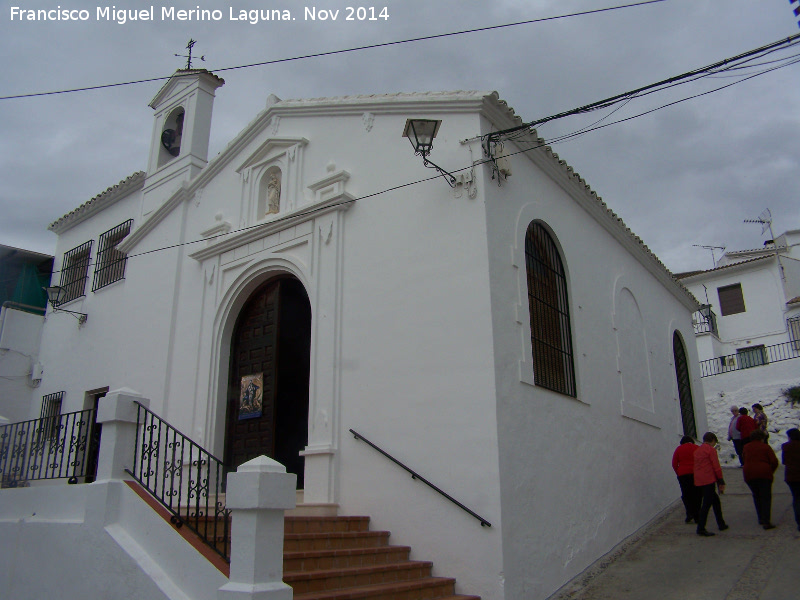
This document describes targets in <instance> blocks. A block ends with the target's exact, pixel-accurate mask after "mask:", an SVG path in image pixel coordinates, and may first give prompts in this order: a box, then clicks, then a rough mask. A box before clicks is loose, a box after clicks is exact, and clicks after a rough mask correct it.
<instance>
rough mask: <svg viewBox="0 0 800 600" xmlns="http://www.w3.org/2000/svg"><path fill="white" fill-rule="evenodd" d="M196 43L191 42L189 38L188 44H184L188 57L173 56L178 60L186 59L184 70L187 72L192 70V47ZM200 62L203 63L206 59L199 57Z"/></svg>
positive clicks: (181, 55)
mask: <svg viewBox="0 0 800 600" xmlns="http://www.w3.org/2000/svg"><path fill="white" fill-rule="evenodd" d="M196 43H197V40H193V39H192V38H189V43H188V44H186V49H187V50H189V54H188V55H186V54H176V55H175V56H178V57H180V58H185V59H186V70H187V71H188V70H189V69H191V68H192V48H194V45H195V44H196ZM200 60H202V61H204V62H205V60H206V57H205V56H201V57H200Z"/></svg>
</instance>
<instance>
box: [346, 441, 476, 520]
mask: <svg viewBox="0 0 800 600" xmlns="http://www.w3.org/2000/svg"><path fill="white" fill-rule="evenodd" d="M350 433H352V434H353V437H355V439H356V440H362V441H364V442H366V443H367V445H369V446H371V447H372V448H374V449H375V450H377V451H378V452H380V453H381V454H383V455H384V456H385V457H386V458H388V459H389V460H391V461H392V462H393V463H395V464H396V465H398V466H399V467H401V468H403V469H405V470H406V471H408V472H409V473H410V474H411V479H418V480H420V481H421V482H422V483H424V484H425V485H427V486H428V487H429V488H431V489H433V490H435V491H437V492H439V494H441V495H442V496H444V497H445V498H447V499H448V500H450V502H452V503H453V504H455V505H456V506H458V507H459V508H461V510H463V511H465V512H467V513H469V514H470V515H472V516H473V517H475V518H476V519H478V521H480V522H481V527H491V526H492V524H491V523H489V521H487V520H486V519H484V518H483V517H482V516H480V515H479V514H478V513H476V512H474V511H472V510H470V509H469V508H467V507H466V506H464V505H463V504H462V503H461V502H459V501H458V500H456V499H455V498H453V497H452V496H451V495H450V494H448V493H447V492H445V491H443V490H442V489H440V488H438V487H436V486H435V485H434V484H432V483H431V482H430V481H428V480H427V479H425V478H424V477H423V476H422V475H420V474H419V473H417V472H416V471H414V470H413V469H411V468H410V467H408V466H406V465H404V464H403V463H402V462H400V461H399V460H397V459H396V458H395V457H394V456H392V455H391V454H389V453H388V452H386V451H385V450H383V449H382V448H379V447H378V446H376V445H375V444H373V443H372V442H370V441H369V440H368V439H367V438H365V437H364V436H363V435H361V434H360V433H358V432H357V431H355V430H354V429H351V430H350Z"/></svg>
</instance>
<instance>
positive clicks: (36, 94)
mask: <svg viewBox="0 0 800 600" xmlns="http://www.w3.org/2000/svg"><path fill="white" fill-rule="evenodd" d="M666 1H667V0H644V1H642V2H634V3H631V4H623V5H619V6H609V7H606V8H598V9H594V10H585V11H581V12H574V13H568V14H564V15H557V16H554V17H543V18H540V19H529V20H527V21H517V22H515V23H505V24H503V25H490V26H487V27H478V28H475V29H464V30H461V31H452V32H449V33H438V34H434V35H426V36H421V37H415V38H409V39H405V40H396V41H393V42H383V43H380V44H369V45H366V46H356V47H354V48H345V49H342V50H330V51H327V52H315V53H313V54H305V55H302V56H293V57H291V58H279V59H275V60H265V61H261V62H256V63H249V64H245V65H238V66H235V67H222V68H219V69H211V71H212V72H214V73H221V72H223V71H234V70H237V69H250V68H253V67H263V66H267V65H275V64H279V63H285V62H292V61H296V60H306V59H309V58H321V57H323V56H334V55H336V54H344V53H347V52H360V51H362V50H373V49H375V48H386V47H388V46H397V45H400V44H410V43H415V42H423V41H428V40H435V39H440V38H446V37H452V36H457V35H465V34H469V33H480V32H483V31H493V30H496V29H505V28H508V27H517V26H519V25H532V24H534V23H544V22H547V21H556V20H559V19H567V18H571V17H582V16H586V15H592V14H598V13H604V12H610V11H615V10H622V9H625V8H635V7H639V6H645V5H648V4H658V3H660V2H666ZM171 77H172V75H168V76H164V77H150V78H148V79H136V80H133V81H124V82H121V83H107V84H102V85H93V86H86V87H80V88H71V89H65V90H54V91H50V92H32V93H30V94H14V95H10V96H0V100H18V99H21V98H35V97H40V96H54V95H57V94H71V93H74V92H88V91H94V90H102V89H108V88H113V87H120V86H126V85H137V84H140V83H152V82H154V81H166V80H168V79H170V78H171Z"/></svg>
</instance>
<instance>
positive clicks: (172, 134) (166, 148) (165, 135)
mask: <svg viewBox="0 0 800 600" xmlns="http://www.w3.org/2000/svg"><path fill="white" fill-rule="evenodd" d="M185 116H186V112H185V111H184V109H183V107H182V106H179V107H178V108H175V109H174V110H173V111H172V112H170V113H169V115H168V116H167V118H166V120H165V121H164V127H163V128H162V130H161V148H159V152H158V166H159V167H162V166H164V165H165V164H167V163H168V162H169V161H171V160H172V159H173V158H175V157H176V156H180V153H181V142H182V141H183V120H184V118H185Z"/></svg>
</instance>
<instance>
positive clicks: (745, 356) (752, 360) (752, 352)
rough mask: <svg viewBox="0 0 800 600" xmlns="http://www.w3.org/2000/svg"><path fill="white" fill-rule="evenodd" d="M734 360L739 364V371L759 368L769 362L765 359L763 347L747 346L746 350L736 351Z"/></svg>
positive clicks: (765, 354)
mask: <svg viewBox="0 0 800 600" xmlns="http://www.w3.org/2000/svg"><path fill="white" fill-rule="evenodd" d="M736 360H737V362H738V363H739V368H740V369H749V368H750V367H760V366H761V365H766V364H767V363H768V362H769V359H768V358H767V351H766V348H764V346H748V347H747V348H739V349H738V350H737V351H736Z"/></svg>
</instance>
